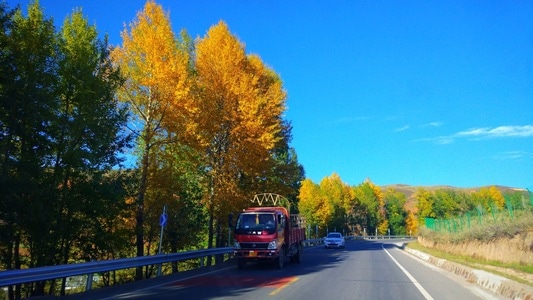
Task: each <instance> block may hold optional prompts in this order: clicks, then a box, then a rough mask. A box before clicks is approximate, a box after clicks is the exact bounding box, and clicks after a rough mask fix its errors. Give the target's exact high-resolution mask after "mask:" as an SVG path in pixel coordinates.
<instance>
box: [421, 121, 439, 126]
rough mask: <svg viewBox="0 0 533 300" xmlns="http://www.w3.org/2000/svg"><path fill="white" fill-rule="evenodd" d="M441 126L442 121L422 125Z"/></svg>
mask: <svg viewBox="0 0 533 300" xmlns="http://www.w3.org/2000/svg"><path fill="white" fill-rule="evenodd" d="M439 126H442V122H430V123H427V124H424V125H422V127H439Z"/></svg>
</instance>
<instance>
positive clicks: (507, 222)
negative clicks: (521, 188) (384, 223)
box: [409, 210, 533, 286]
mask: <svg viewBox="0 0 533 300" xmlns="http://www.w3.org/2000/svg"><path fill="white" fill-rule="evenodd" d="M491 218H492V219H491ZM491 218H487V219H485V220H483V221H482V222H481V224H479V223H477V222H476V223H475V224H472V226H471V228H469V229H465V230H463V231H460V232H457V233H451V232H448V231H444V230H443V231H433V230H429V229H427V228H423V229H421V231H420V233H419V238H418V242H415V243H410V244H409V247H411V248H413V249H417V250H420V251H423V252H426V253H428V254H430V255H433V256H436V257H439V258H444V259H446V260H449V261H453V262H456V263H460V264H464V265H467V266H470V267H473V268H477V269H483V270H485V271H489V272H493V273H496V274H499V275H501V276H504V277H508V278H510V279H512V280H515V281H518V282H522V283H526V284H528V285H531V286H533V212H532V211H531V210H523V211H516V212H515V213H514V215H513V217H510V216H509V214H508V213H507V214H505V212H502V215H498V216H496V218H493V217H491ZM494 219H495V220H494Z"/></svg>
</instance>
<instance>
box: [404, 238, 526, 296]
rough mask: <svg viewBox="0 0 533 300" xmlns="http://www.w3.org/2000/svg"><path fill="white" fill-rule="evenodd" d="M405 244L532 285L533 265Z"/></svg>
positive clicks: (432, 254)
mask: <svg viewBox="0 0 533 300" xmlns="http://www.w3.org/2000/svg"><path fill="white" fill-rule="evenodd" d="M407 246H408V247H409V248H411V249H415V250H418V251H421V252H424V253H427V254H429V255H431V256H434V257H438V258H442V259H446V260H448V261H451V262H455V263H458V264H461V265H465V266H468V267H471V268H475V269H480V270H484V271H487V272H490V273H493V274H497V275H500V276H502V277H505V278H508V279H510V280H513V281H516V282H520V283H523V284H527V285H529V286H533V266H525V265H519V264H505V263H501V262H497V261H487V260H479V259H474V258H472V257H467V256H461V255H454V254H450V253H447V252H444V251H440V250H436V249H432V248H427V247H424V246H422V245H420V244H419V243H418V242H410V243H409V244H408V245H407Z"/></svg>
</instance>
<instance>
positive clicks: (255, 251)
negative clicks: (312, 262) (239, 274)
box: [233, 206, 305, 269]
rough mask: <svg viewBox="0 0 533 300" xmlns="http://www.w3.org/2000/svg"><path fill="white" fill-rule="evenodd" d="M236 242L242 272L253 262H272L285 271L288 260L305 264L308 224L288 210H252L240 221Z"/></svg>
mask: <svg viewBox="0 0 533 300" xmlns="http://www.w3.org/2000/svg"><path fill="white" fill-rule="evenodd" d="M234 239H235V244H234V252H233V254H234V256H235V258H236V259H237V265H238V267H239V269H243V268H245V267H246V264H247V262H249V261H271V262H273V263H274V264H275V266H276V267H277V268H279V269H281V268H283V265H284V263H285V259H286V258H289V259H290V261H291V262H296V263H300V261H301V260H302V253H303V241H304V240H305V224H304V222H303V220H302V219H301V218H300V217H299V216H298V215H289V213H288V212H287V209H286V208H284V207H277V206H276V207H251V208H248V209H245V210H244V211H243V212H241V213H240V214H239V216H238V217H237V224H236V225H235V230H234Z"/></svg>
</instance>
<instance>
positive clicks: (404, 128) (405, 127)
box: [394, 125, 411, 132]
mask: <svg viewBox="0 0 533 300" xmlns="http://www.w3.org/2000/svg"><path fill="white" fill-rule="evenodd" d="M410 127H411V126H409V125H405V126H403V127H399V128H396V129H394V131H395V132H400V131H405V130H407V129H409V128H410Z"/></svg>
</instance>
